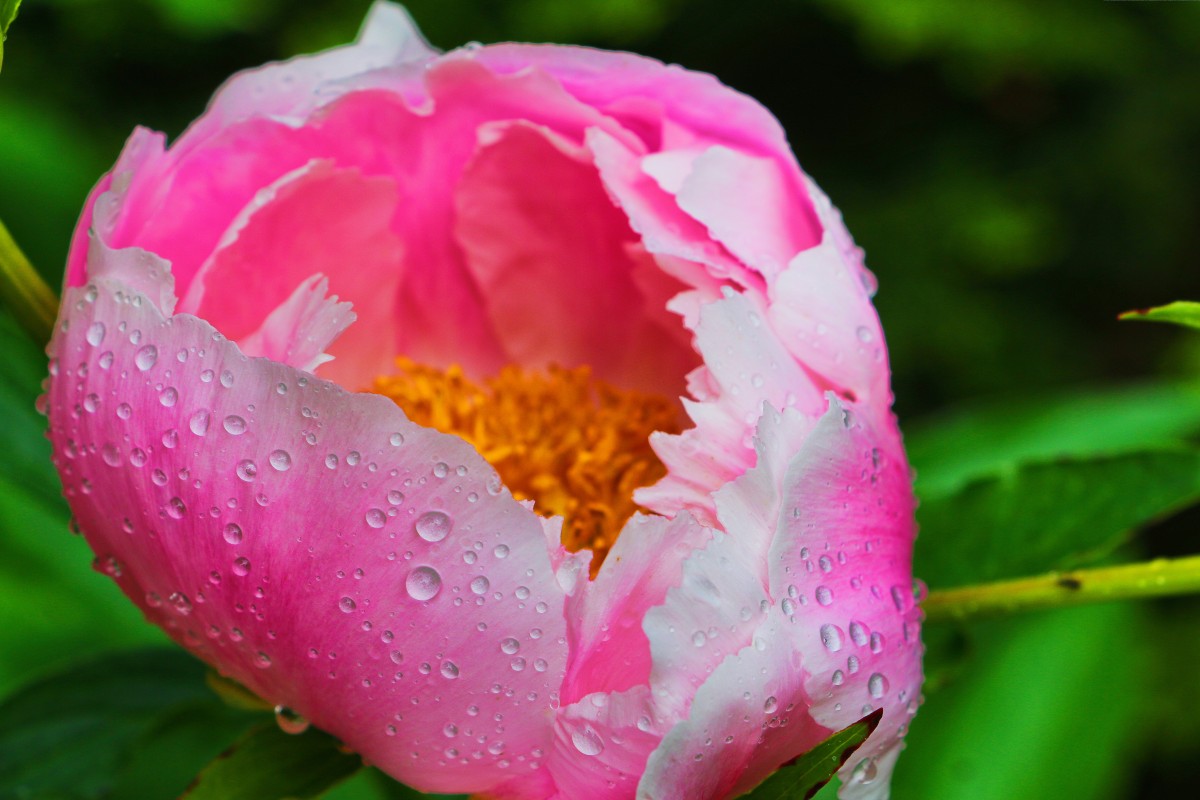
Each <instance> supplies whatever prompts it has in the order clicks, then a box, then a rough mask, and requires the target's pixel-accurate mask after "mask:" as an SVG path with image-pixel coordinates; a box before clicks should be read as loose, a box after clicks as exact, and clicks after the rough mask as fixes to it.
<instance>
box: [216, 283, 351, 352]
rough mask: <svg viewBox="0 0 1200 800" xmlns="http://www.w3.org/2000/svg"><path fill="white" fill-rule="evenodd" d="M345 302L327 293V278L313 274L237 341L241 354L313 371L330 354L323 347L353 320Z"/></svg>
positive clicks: (348, 306)
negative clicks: (250, 331)
mask: <svg viewBox="0 0 1200 800" xmlns="http://www.w3.org/2000/svg"><path fill="white" fill-rule="evenodd" d="M350 309H351V306H350V304H349V303H339V302H338V301H337V295H334V296H333V297H330V296H329V281H328V279H326V278H325V277H324V276H323V275H320V274H317V275H313V276H311V277H310V278H308V279H307V280H305V281H304V282H303V283H301V284H300V285H299V286H298V287H297V288H296V291H294V292H292V296H291V297H289V298H288V299H287V300H285V301H284V302H283V303H282V304H280V305H279V307H278V308H276V309H275V310H274V311H272V312H271V313H270V314H268V315H267V318H266V320H264V321H263V323H262V325H260V326H259V328H258V330H256V331H255V332H254V333H252V334H250V335H249V336H246V337H243V338H242V340H241V341H240V342H238V348H239V349H240V350H241V351H242V353H244V354H245V355H248V356H252V357H262V358H269V359H271V360H272V361H278V362H279V363H280V364H287V365H288V366H291V367H295V368H296V369H299V370H302V371H304V372H313V371H314V370H316V368H317V367H319V366H320V365H321V364H324V363H326V362H327V361H329V360H330V359H331V358H333V356H330V355H328V354H327V353H326V352H325V350H326V348H327V347H329V344H330V343H331V342H333V340H334V339H336V338H337V337H338V336H339V335H340V334H341V332H342V331H344V330H345V329H346V328H348V327H349V326H350V324H351V323H352V322H354V312H353V311H351V310H350Z"/></svg>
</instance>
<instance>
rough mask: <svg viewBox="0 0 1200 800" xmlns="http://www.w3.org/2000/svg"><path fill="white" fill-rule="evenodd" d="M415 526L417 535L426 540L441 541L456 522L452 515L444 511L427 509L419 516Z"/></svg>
mask: <svg viewBox="0 0 1200 800" xmlns="http://www.w3.org/2000/svg"><path fill="white" fill-rule="evenodd" d="M413 527H414V529H415V530H416V532H417V535H418V536H420V537H421V538H422V539H424V540H425V541H427V542H440V541H441V540H442V539H445V538H446V536H447V535H448V534H449V533H450V529H451V528H453V527H454V522H453V521H452V520H451V519H450V515H448V514H446V513H445V512H443V511H426V512H425V513H424V514H422V515H421V516H419V517H417V521H416V523H415V524H414V525H413Z"/></svg>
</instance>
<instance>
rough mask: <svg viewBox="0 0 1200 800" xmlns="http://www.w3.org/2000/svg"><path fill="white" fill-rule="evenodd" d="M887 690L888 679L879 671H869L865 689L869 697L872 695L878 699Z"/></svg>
mask: <svg viewBox="0 0 1200 800" xmlns="http://www.w3.org/2000/svg"><path fill="white" fill-rule="evenodd" d="M887 690H888V679H887V678H885V677H884V676H883V675H882V674H881V673H879V672H874V673H871V677H869V678H867V691H868V692H869V693H870V695H871V697H874V698H875V699H876V700H878V699H879V698H881V697H883V696H884V695H885V694H887Z"/></svg>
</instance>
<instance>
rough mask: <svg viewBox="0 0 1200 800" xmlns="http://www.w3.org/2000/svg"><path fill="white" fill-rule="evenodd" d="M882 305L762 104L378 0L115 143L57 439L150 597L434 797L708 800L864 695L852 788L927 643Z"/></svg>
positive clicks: (209, 649)
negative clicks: (326, 44)
mask: <svg viewBox="0 0 1200 800" xmlns="http://www.w3.org/2000/svg"><path fill="white" fill-rule="evenodd" d="M872 291H873V281H872V278H871V276H870V273H868V272H867V270H866V269H865V268H864V266H863V262H862V253H861V251H860V250H858V249H857V248H856V247H855V246H854V244H853V242H852V240H851V239H850V236H849V235H848V234H847V232H846V231H845V229H844V228H843V226H842V223H841V221H840V218H839V216H838V214H837V212H836V211H835V210H834V209H833V208H832V206H831V205H830V204H829V201H828V200H827V199H826V198H825V196H824V195H823V194H821V192H820V191H819V190H818V189H817V187H816V186H815V185H814V184H813V183H812V181H811V180H809V179H808V177H807V176H806V175H805V174H804V173H803V172H801V171H800V169H799V167H798V166H797V164H796V162H795V160H794V158H793V156H792V154H791V152H790V150H789V148H788V145H787V143H786V140H785V138H784V135H783V132H782V130H781V129H780V127H779V125H778V123H777V122H776V121H775V119H774V118H773V117H772V116H771V115H770V114H769V113H768V112H766V111H765V110H764V109H763V108H762V107H760V106H759V105H758V104H757V103H755V102H754V101H753V100H751V99H749V98H747V97H745V96H743V95H741V94H738V93H737V92H735V91H733V90H731V89H729V88H727V87H725V86H722V85H721V84H720V83H718V82H717V81H716V80H714V79H713V78H712V77H711V76H709V75H704V74H698V73H694V72H688V71H686V70H683V69H680V68H678V67H673V66H664V65H663V64H661V63H659V62H656V61H653V60H650V59H645V58H640V57H637V56H633V55H628V54H622V53H607V52H600V51H595V50H589V49H584V48H576V47H556V46H536V45H513V44H505V45H495V46H488V47H478V46H468V47H465V48H462V49H460V50H456V51H453V52H450V53H446V54H439V53H437V52H435V51H433V50H431V49H430V48H429V47H428V46H427V45H426V44H425V43H424V42H423V40H422V39H421V37H420V35H419V34H418V33H417V32H416V30H415V29H414V28H413V27H412V25H411V23H410V22H409V20H408V18H407V16H406V15H405V14H404V12H403V11H401V10H400V9H399V8H397V7H395V6H390V5H386V4H379V5H376V6H375V7H374V8H373V9H372V11H371V14H370V17H369V18H368V20H367V22H366V24H365V27H364V29H363V32H362V35H361V36H360V38H359V41H358V42H357V43H355V44H353V45H351V46H348V47H344V48H340V49H336V50H333V51H330V52H326V53H323V54H320V55H317V56H312V57H307V58H298V59H294V60H292V61H289V62H285V63H282V64H273V65H268V66H265V67H262V68H261V69H257V70H252V71H249V72H245V73H241V74H239V75H236V76H234V77H233V78H232V79H231V80H230V81H229V82H228V83H227V84H226V85H225V86H224V87H223V88H222V89H221V90H220V91H219V92H218V93H217V95H216V97H215V98H214V100H213V102H212V104H211V106H210V107H209V109H208V110H207V111H206V112H205V114H204V115H203V116H202V117H201V118H200V119H199V120H198V121H197V122H196V123H195V124H194V125H193V126H192V127H191V128H190V129H189V130H188V131H187V132H185V133H184V134H183V135H182V136H181V137H180V138H179V139H178V141H176V142H175V143H174V144H173V145H172V146H171V147H169V148H167V147H165V144H164V138H163V136H162V135H161V134H158V133H153V132H151V131H148V130H144V129H139V130H137V131H135V132H134V134H133V135H132V136H131V137H130V139H129V142H128V144H127V145H126V147H125V150H124V152H123V153H122V154H121V157H120V159H119V161H118V162H117V164H116V166H115V167H114V168H113V170H112V172H111V173H110V174H109V175H108V176H106V177H105V178H104V179H103V180H102V181H101V182H100V184H99V185H98V186H97V187H96V189H95V191H94V192H93V193H92V196H91V198H90V199H89V202H88V205H87V208H86V209H85V211H84V213H83V219H82V222H81V224H80V227H79V230H78V232H77V233H76V237H75V241H74V246H73V249H72V252H71V255H70V259H69V264H68V267H67V275H66V286H65V290H64V296H63V303H62V309H61V312H60V317H59V324H58V326H57V328H56V332H55V335H54V339H53V341H52V342H51V344H50V347H49V354H50V356H51V366H50V374H51V377H50V380H49V383H48V392H47V398H46V410H47V413H48V416H49V419H50V439H51V441H52V442H53V445H54V454H55V455H54V458H55V463H56V464H57V466H58V469H59V472H60V473H61V475H62V479H63V485H64V488H65V493H66V496H67V499H68V501H69V503H70V505H71V508H72V510H73V512H74V514H75V517H76V519H77V521H78V525H79V527H80V529H81V530H82V532H83V534H84V535H85V536H86V537H87V539H88V541H89V542H90V544H91V546H92V547H93V548H94V550H95V552H96V555H97V566H98V568H99V569H101V570H102V571H103V572H105V573H107V574H109V575H110V576H111V577H112V578H113V579H114V580H115V581H116V582H117V584H118V585H119V586H120V588H121V589H122V591H124V592H125V593H126V594H127V595H128V596H129V597H130V598H131V599H132V600H133V601H134V602H135V603H137V604H138V606H139V607H141V608H142V610H143V611H144V612H145V614H146V616H147V618H148V619H149V620H151V621H152V622H154V623H155V624H157V625H159V626H161V627H162V628H163V629H165V630H166V631H167V632H168V633H169V634H170V635H171V636H172V637H173V638H174V639H176V640H177V641H178V642H180V643H181V644H182V645H183V646H184V647H186V648H188V649H189V650H190V651H191V652H193V653H194V654H196V655H197V656H198V657H199V658H201V659H203V660H205V661H207V662H208V663H209V664H211V665H213V666H214V667H216V668H217V669H218V670H220V671H221V672H222V673H224V674H226V675H228V676H231V677H233V678H234V679H236V680H238V681H240V682H241V683H243V684H245V685H246V686H247V687H249V688H250V689H251V690H253V691H254V692H256V693H257V694H259V695H260V696H262V697H263V698H265V699H267V700H268V701H270V702H271V703H278V704H280V705H283V706H287V707H288V708H290V709H293V710H295V711H296V712H297V713H299V714H302V715H303V716H304V717H306V718H308V719H309V720H311V721H312V723H313V724H315V725H317V726H319V727H321V728H323V729H325V730H328V731H330V732H331V733H333V734H334V735H336V736H338V737H340V738H341V739H343V740H344V741H345V742H346V743H347V744H348V745H349V746H350V747H352V748H353V749H355V750H356V751H358V752H359V753H361V754H362V755H363V757H364V758H366V759H367V760H369V761H370V762H371V763H373V764H376V765H378V766H379V767H380V768H381V769H383V770H385V771H386V772H388V773H389V774H391V775H393V776H395V777H396V778H397V779H399V780H401V781H403V782H405V783H407V784H410V785H411V786H414V787H416V788H418V789H422V790H427V791H443V792H478V793H483V794H486V795H488V796H489V797H497V798H500V797H514V798H517V797H519V798H549V797H561V798H581V797H588V798H594V797H603V798H618V797H633V796H637V797H645V798H680V797H688V798H710V797H711V798H716V797H727V796H731V795H735V794H737V793H740V792H743V791H746V790H749V789H750V788H752V787H753V786H754V785H756V784H757V783H758V782H759V781H761V780H762V779H764V778H765V777H766V776H767V775H768V774H770V773H771V772H772V771H774V770H775V769H776V768H778V767H779V766H780V765H781V764H783V763H784V762H787V761H788V760H789V759H792V758H794V757H795V756H797V755H799V754H801V753H803V752H804V751H806V750H807V749H809V748H810V747H812V746H813V745H814V744H816V743H818V742H819V741H821V740H822V739H824V738H826V737H827V736H828V735H829V734H830V733H831V732H832V731H834V730H836V729H839V728H842V727H844V726H846V725H848V724H850V723H852V722H854V721H855V720H857V719H859V718H860V717H862V716H864V715H865V714H867V713H870V712H871V711H873V710H874V709H877V708H883V709H884V715H883V721H882V724H881V725H880V727H879V728H878V729H877V730H876V732H875V733H874V734H873V735H872V737H871V738H870V739H869V740H868V742H867V743H866V744H865V745H864V746H863V748H862V749H860V750H859V751H858V753H856V754H855V756H854V757H853V758H852V759H851V761H850V762H849V763H848V764H847V765H846V766H845V767H844V769H843V771H842V773H841V777H842V779H843V781H844V783H845V786H844V788H843V790H842V796H843V797H846V798H870V797H885V796H886V795H887V785H888V778H889V775H890V773H891V770H892V765H893V763H894V761H895V759H896V757H897V755H898V753H899V750H900V748H901V746H902V739H903V736H904V732H905V730H906V726H907V724H908V722H909V720H910V718H911V717H912V715H913V714H914V713H915V710H916V707H917V703H918V702H919V691H920V684H921V667H920V657H921V644H920V639H919V621H920V610H919V608H917V607H916V606H915V604H914V600H913V592H912V578H911V568H910V555H911V547H912V540H913V536H914V527H913V516H912V512H913V498H912V494H911V490H910V480H909V471H908V467H907V465H906V462H905V457H904V452H903V449H902V446H901V441H900V435H899V432H898V429H897V427H896V423H895V420H894V418H893V416H892V414H891V411H890V404H891V395H890V390H889V386H888V366H887V359H886V355H885V350H884V343H883V337H882V333H881V331H880V328H879V323H878V320H877V318H876V315H875V313H874V310H873V308H872V306H871V302H870V296H871V293H872ZM398 357H401V358H402V360H401V361H400V362H399V363H400V366H399V367H398V366H397V361H396V359H397V358H398ZM331 359H332V360H331ZM580 368H586V369H580ZM681 394H686V397H685V399H683V400H682V401H677V400H676V399H675V398H677V397H678V396H679V395H681ZM402 408H403V409H404V410H402ZM406 412H407V416H406ZM435 428H438V429H439V430H440V431H449V433H445V432H439V430H435ZM454 434H458V435H454ZM647 441H648V444H649V446H647ZM651 448H652V450H651ZM489 462H490V463H489ZM651 484H652V485H651ZM514 493H515V494H516V495H517V496H514ZM635 501H636V504H637V505H636V506H635ZM636 509H641V510H640V511H639V513H637V514H635V515H633V516H632V517H630V514H631V513H632V512H633V511H634V510H636ZM539 512H540V513H539ZM558 514H565V515H566V521H565V523H564V519H563V517H562V516H558ZM626 520H627V521H626ZM622 526H623V527H622ZM618 532H619V533H620V535H619V537H617V533H618ZM561 537H565V539H566V540H567V541H568V543H570V544H571V545H572V547H571V549H568V548H566V547H564V546H563V544H562V538H561ZM583 545H590V546H591V549H589V548H588V547H583ZM593 550H594V552H595V563H593V562H592V561H591V559H592V557H593ZM606 552H607V557H606V558H605V559H604V560H603V564H602V566H599V569H598V570H595V569H594V568H595V567H596V566H597V565H598V564H599V561H600V558H601V556H603V555H604V554H605V553H606ZM589 572H594V579H590V578H589Z"/></svg>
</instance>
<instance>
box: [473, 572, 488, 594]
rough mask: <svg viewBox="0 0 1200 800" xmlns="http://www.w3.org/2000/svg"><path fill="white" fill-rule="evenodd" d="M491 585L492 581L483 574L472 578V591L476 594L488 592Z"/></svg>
mask: <svg viewBox="0 0 1200 800" xmlns="http://www.w3.org/2000/svg"><path fill="white" fill-rule="evenodd" d="M491 585H492V584H491V581H489V580H488V579H487V578H485V577H483V576H482V575H479V576H477V577H475V578H472V579H471V591H472V592H474V593H475V594H479V595H482V594H487V590H488V588H489V587H490V586H491Z"/></svg>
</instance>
